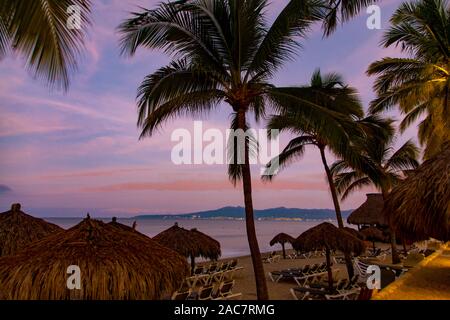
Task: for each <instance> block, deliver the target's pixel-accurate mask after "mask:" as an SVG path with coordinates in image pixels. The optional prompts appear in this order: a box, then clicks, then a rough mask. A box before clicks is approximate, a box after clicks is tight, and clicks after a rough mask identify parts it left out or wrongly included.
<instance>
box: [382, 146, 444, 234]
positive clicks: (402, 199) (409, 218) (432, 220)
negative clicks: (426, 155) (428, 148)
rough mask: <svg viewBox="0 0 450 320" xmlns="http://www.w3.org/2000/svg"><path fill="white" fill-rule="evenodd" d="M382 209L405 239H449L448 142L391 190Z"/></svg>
mask: <svg viewBox="0 0 450 320" xmlns="http://www.w3.org/2000/svg"><path fill="white" fill-rule="evenodd" d="M384 213H385V215H386V217H387V219H388V220H389V221H390V222H391V223H392V224H393V226H394V227H395V229H396V232H397V234H400V236H403V237H404V238H405V239H409V240H423V239H428V238H430V237H432V238H435V239H439V240H444V241H447V240H450V142H448V143H446V144H444V145H443V148H442V151H441V152H440V153H439V154H438V155H437V156H435V157H433V158H431V159H429V160H427V161H425V162H424V163H423V164H421V165H420V166H419V167H418V168H417V169H416V171H415V172H414V173H411V174H409V175H408V177H407V178H406V179H405V180H403V181H401V182H400V183H399V184H398V185H397V186H396V187H395V188H394V189H393V190H392V191H391V193H390V194H389V196H388V197H387V199H386V207H385V210H384Z"/></svg>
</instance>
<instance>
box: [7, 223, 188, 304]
mask: <svg viewBox="0 0 450 320" xmlns="http://www.w3.org/2000/svg"><path fill="white" fill-rule="evenodd" d="M71 265H76V266H79V268H80V270H81V290H76V289H74V290H69V289H67V287H66V282H67V278H68V274H67V273H66V270H67V268H68V267H69V266H71ZM188 274H189V266H188V264H187V261H186V259H185V258H184V257H182V256H181V255H179V254H178V253H176V252H174V251H172V250H170V249H168V248H166V247H163V246H161V245H160V244H158V243H156V242H155V241H153V240H151V239H146V240H144V239H143V238H142V237H140V236H138V235H135V234H133V233H131V232H126V231H121V230H119V229H117V228H115V227H113V226H110V225H108V224H105V223H103V222H101V221H98V220H93V219H89V218H87V219H84V220H83V221H82V222H80V223H79V224H78V225H76V226H74V227H72V228H70V229H69V230H67V231H64V232H61V233H58V234H55V235H52V236H49V237H47V238H45V239H42V240H40V241H38V242H35V243H34V244H32V245H30V246H29V247H27V248H26V249H25V250H23V251H22V252H20V253H19V254H17V255H15V256H9V257H3V258H0V288H2V290H1V293H0V298H3V299H13V300H15V299H26V300H27V299H50V300H65V299H84V300H104V299H113V300H116V299H120V300H122V299H160V298H162V297H163V296H164V295H166V294H170V293H171V292H173V291H174V290H176V289H177V288H178V287H179V286H180V284H181V283H182V281H183V279H184V277H185V276H186V275H188ZM2 294H3V296H1V295H2Z"/></svg>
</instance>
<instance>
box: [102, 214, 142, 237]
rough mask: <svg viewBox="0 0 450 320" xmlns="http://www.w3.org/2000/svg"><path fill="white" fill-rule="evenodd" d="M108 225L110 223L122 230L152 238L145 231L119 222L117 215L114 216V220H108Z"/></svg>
mask: <svg viewBox="0 0 450 320" xmlns="http://www.w3.org/2000/svg"><path fill="white" fill-rule="evenodd" d="M108 225H110V226H112V227H115V228H118V229H120V230H122V231H127V232H132V233H134V234H137V235H139V236H142V237H145V238H146V239H151V238H150V237H149V236H147V235H145V234H143V233H140V232H139V231H137V230H136V229H135V228H133V227H130V226H127V225H126V224H123V223H120V222H117V218H116V217H114V218H112V221H111V222H108ZM133 225H135V224H133Z"/></svg>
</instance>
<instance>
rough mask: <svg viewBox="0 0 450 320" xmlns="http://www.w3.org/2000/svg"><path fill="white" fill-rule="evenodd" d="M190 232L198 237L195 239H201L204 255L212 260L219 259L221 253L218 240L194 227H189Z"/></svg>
mask: <svg viewBox="0 0 450 320" xmlns="http://www.w3.org/2000/svg"><path fill="white" fill-rule="evenodd" d="M191 232H192V233H194V235H195V237H196V238H197V239H198V240H197V241H201V242H202V243H203V251H206V254H205V255H204V256H205V257H208V258H209V259H212V260H217V259H219V257H220V255H221V254H222V252H221V250H220V242H219V241H217V240H216V239H213V238H211V237H210V236H208V235H207V234H204V233H203V232H200V231H198V230H197V229H195V228H194V229H191Z"/></svg>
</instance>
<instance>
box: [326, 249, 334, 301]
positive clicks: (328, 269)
mask: <svg viewBox="0 0 450 320" xmlns="http://www.w3.org/2000/svg"><path fill="white" fill-rule="evenodd" d="M325 253H326V257H327V271H328V289H329V290H330V292H331V291H332V290H333V272H332V271H331V252H330V249H329V248H326V249H325Z"/></svg>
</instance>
